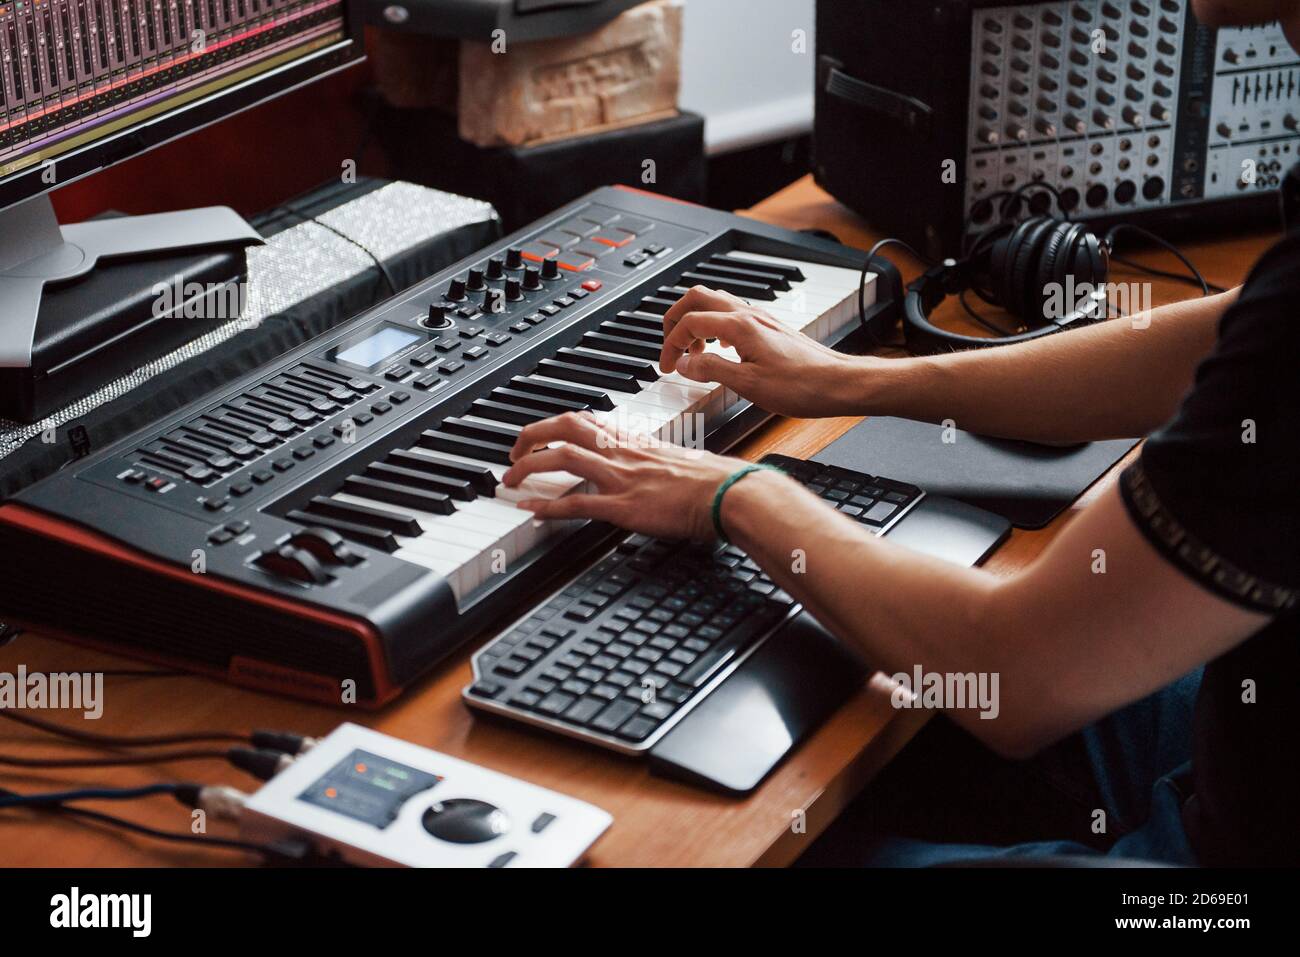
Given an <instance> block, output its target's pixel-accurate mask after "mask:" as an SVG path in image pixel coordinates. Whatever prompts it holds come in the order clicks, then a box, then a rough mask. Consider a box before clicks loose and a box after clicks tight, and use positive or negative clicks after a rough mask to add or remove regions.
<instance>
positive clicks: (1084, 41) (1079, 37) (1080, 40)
mask: <svg viewBox="0 0 1300 957" xmlns="http://www.w3.org/2000/svg"><path fill="white" fill-rule="evenodd" d="M1070 39H1071V40H1073V41H1074V42H1075V43H1077V44H1079V46H1087V45H1088V44H1089V43H1090V42H1092V37H1090V36H1089V35H1088V31H1087V30H1084V29H1083V28H1082V27H1075V28H1074V29H1073V30H1071V31H1070Z"/></svg>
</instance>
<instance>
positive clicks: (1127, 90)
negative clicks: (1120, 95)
mask: <svg viewBox="0 0 1300 957" xmlns="http://www.w3.org/2000/svg"><path fill="white" fill-rule="evenodd" d="M1124 95H1125V96H1126V97H1128V99H1129V100H1131V101H1132V102H1134V103H1141V102H1142V101H1143V100H1144V99H1146V95H1145V94H1144V93H1143V92H1142V91H1141V90H1139V89H1138V88H1137V87H1136V86H1134V85H1133V84H1132V83H1130V84H1129V85H1128V86H1126V87H1124Z"/></svg>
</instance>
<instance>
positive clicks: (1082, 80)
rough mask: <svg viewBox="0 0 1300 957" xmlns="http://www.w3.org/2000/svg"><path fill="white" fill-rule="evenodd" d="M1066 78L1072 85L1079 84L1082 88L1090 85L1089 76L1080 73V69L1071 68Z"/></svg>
mask: <svg viewBox="0 0 1300 957" xmlns="http://www.w3.org/2000/svg"><path fill="white" fill-rule="evenodd" d="M1066 79H1067V80H1069V82H1070V86H1077V87H1081V88H1082V87H1085V86H1087V85H1088V78H1087V77H1086V76H1084V75H1083V74H1082V73H1080V72H1079V71H1078V70H1071V71H1070V73H1069V75H1068V76H1067V77H1066Z"/></svg>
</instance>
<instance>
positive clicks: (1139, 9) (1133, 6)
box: [1128, 0, 1151, 17]
mask: <svg viewBox="0 0 1300 957" xmlns="http://www.w3.org/2000/svg"><path fill="white" fill-rule="evenodd" d="M1128 8H1129V9H1130V10H1132V11H1133V12H1134V13H1135V14H1137V15H1138V16H1139V17H1149V16H1150V15H1151V8H1150V7H1148V6H1147V5H1146V4H1145V3H1143V2H1142V0H1133V2H1132V3H1130V4H1129V5H1128Z"/></svg>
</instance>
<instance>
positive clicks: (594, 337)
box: [582, 332, 663, 359]
mask: <svg viewBox="0 0 1300 957" xmlns="http://www.w3.org/2000/svg"><path fill="white" fill-rule="evenodd" d="M582 345H584V346H586V347H587V348H588V349H599V350H600V351H601V352H615V353H617V354H618V355H621V356H632V357H633V358H637V359H658V358H659V355H660V353H661V352H662V351H663V346H662V344H659V345H656V344H655V343H653V342H646V341H645V340H639V341H638V340H636V339H624V338H623V337H622V336H610V335H606V334H605V333H603V332H585V333H583V335H582Z"/></svg>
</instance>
